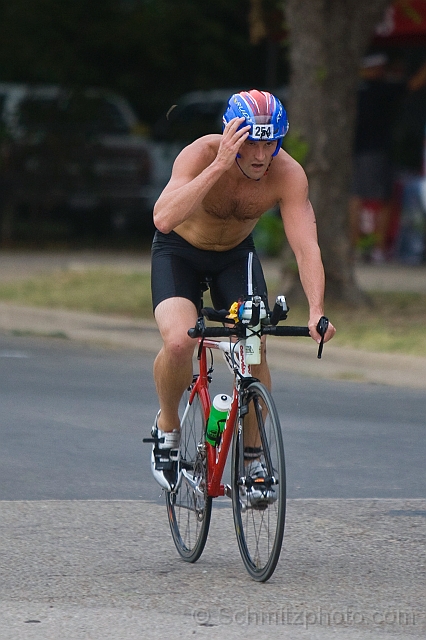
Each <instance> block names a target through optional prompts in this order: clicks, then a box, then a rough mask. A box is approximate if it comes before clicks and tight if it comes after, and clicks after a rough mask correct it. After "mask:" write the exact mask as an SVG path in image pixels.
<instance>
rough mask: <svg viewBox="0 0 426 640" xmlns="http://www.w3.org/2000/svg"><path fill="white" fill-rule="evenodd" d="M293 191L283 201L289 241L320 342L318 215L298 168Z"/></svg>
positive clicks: (321, 276) (321, 274)
mask: <svg viewBox="0 0 426 640" xmlns="http://www.w3.org/2000/svg"><path fill="white" fill-rule="evenodd" d="M291 174H294V175H291V180H290V181H289V185H290V188H288V189H287V190H286V194H285V195H284V197H283V198H282V200H281V202H280V210H281V216H282V219H283V224H284V230H285V233H286V237H287V240H288V242H289V244H290V247H291V248H292V250H293V252H294V255H295V257H296V261H297V266H298V269H299V277H300V281H301V283H302V287H303V290H304V292H305V295H306V297H307V300H308V303H309V321H308V326H309V330H310V333H311V337H312V338H313V339H314V340H315V341H316V342H320V340H321V336H320V335H319V333H318V331H317V328H316V327H317V324H318V321H319V319H320V318H321V316H323V315H324V290H325V275H324V267H323V263H322V260H321V251H320V248H319V245H318V235H317V225H316V219H315V214H314V211H313V208H312V205H311V203H310V201H309V197H308V182H307V179H306V175H305V172H304V171H303V169H302V168H301V167H300V165H297V167H295V168H293V169H292V171H291ZM335 331H336V330H335V328H334V327H333V325H332V324H331V323H330V324H329V327H328V329H327V333H326V335H325V339H324V341H325V342H326V341H328V340H330V339H331V338H332V337H333V335H334V333H335Z"/></svg>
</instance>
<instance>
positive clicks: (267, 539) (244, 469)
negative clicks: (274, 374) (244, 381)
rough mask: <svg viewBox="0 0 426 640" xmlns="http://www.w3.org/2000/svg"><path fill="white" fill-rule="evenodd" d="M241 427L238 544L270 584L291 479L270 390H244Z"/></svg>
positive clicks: (236, 473)
mask: <svg viewBox="0 0 426 640" xmlns="http://www.w3.org/2000/svg"><path fill="white" fill-rule="evenodd" d="M245 394H246V395H245V400H246V407H247V409H248V412H247V413H245V414H244V411H243V414H244V417H243V424H242V429H237V432H236V435H235V437H234V443H233V457H232V469H233V470H232V506H233V513H234V523H235V531H236V534H237V540H238V546H239V549H240V553H241V557H242V560H243V562H244V565H245V567H246V569H247V571H248V572H249V574H250V576H251V577H252V578H253V579H254V580H257V581H259V582H265V581H266V580H268V579H269V578H270V577H271V575H272V574H273V572H274V570H275V567H276V565H277V562H278V559H279V556H280V553H281V547H282V541H283V536H284V523H285V507H286V479H285V462H284V447H283V441H282V434H281V427H280V422H279V418H278V413H277V410H276V407H275V404H274V401H273V399H272V396H271V394H270V392H269V391H268V389H266V387H265V386H264V385H263V384H262V383H260V382H257V381H256V382H252V383H251V384H250V385H249V386H248V387H247V389H246V391H245Z"/></svg>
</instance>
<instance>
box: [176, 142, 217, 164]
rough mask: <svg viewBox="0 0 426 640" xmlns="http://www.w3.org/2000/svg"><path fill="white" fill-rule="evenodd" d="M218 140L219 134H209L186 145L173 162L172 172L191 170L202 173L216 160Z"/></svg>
mask: <svg viewBox="0 0 426 640" xmlns="http://www.w3.org/2000/svg"><path fill="white" fill-rule="evenodd" d="M220 138H221V136H220V135H219V134H210V135H207V136H203V137H201V138H197V140H194V142H191V143H190V144H188V145H187V146H186V147H184V148H183V149H182V151H181V152H180V153H179V154H178V155H177V157H176V160H175V162H174V172H176V171H180V170H181V169H187V170H191V169H192V168H193V169H194V170H195V171H196V172H198V171H202V170H203V169H204V168H205V167H207V166H208V165H209V164H211V163H212V162H213V160H214V159H215V158H216V155H217V150H218V148H219V143H220Z"/></svg>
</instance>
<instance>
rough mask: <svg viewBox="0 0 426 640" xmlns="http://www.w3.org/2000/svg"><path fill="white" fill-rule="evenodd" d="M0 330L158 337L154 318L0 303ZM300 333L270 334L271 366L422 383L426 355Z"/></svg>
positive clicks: (156, 342)
mask: <svg viewBox="0 0 426 640" xmlns="http://www.w3.org/2000/svg"><path fill="white" fill-rule="evenodd" d="M0 330H2V331H3V332H14V333H20V334H27V333H28V334H33V335H38V336H45V337H63V338H69V339H72V340H77V341H79V342H84V343H92V344H97V345H100V346H109V347H118V348H125V349H135V350H140V351H145V352H149V353H157V352H158V350H159V349H160V347H161V338H160V335H159V333H158V330H157V327H156V324H155V322H154V321H149V320H133V319H130V318H126V317H119V316H106V315H99V314H93V313H80V312H76V311H65V310H63V309H43V308H41V309H40V308H36V307H24V306H19V305H13V304H7V303H0ZM316 352H317V347H316V345H315V344H314V343H313V342H312V341H310V340H306V338H292V339H291V340H290V339H281V340H274V342H273V348H269V351H268V361H269V363H270V365H271V367H272V368H277V369H280V370H282V371H289V372H295V373H298V374H301V375H309V376H315V377H321V378H332V379H341V380H351V381H359V382H370V383H375V384H387V385H394V386H401V387H411V388H414V389H426V358H424V357H416V356H406V355H397V354H388V353H372V352H367V351H362V350H357V349H348V348H343V347H336V346H335V345H332V344H330V345H328V344H327V345H326V347H325V349H324V354H323V358H322V359H321V360H318V359H317V357H316Z"/></svg>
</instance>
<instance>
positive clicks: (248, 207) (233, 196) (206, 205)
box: [203, 188, 277, 222]
mask: <svg viewBox="0 0 426 640" xmlns="http://www.w3.org/2000/svg"><path fill="white" fill-rule="evenodd" d="M276 204H277V200H276V198H275V199H274V198H273V197H271V195H268V194H267V193H260V192H255V191H254V190H252V189H249V188H247V189H246V190H245V192H244V190H242V191H241V192H240V193H238V192H232V191H229V192H228V193H223V192H222V193H220V192H217V191H216V192H215V193H212V192H211V193H210V194H209V195H208V196H207V197H206V198H205V199H204V201H203V209H204V211H205V212H206V213H207V214H208V215H210V216H213V217H215V218H219V219H221V220H230V219H233V220H237V221H239V222H246V221H249V220H256V219H258V218H260V216H261V215H262V214H263V213H265V211H267V210H268V209H271V208H272V207H273V206H274V205H276Z"/></svg>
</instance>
